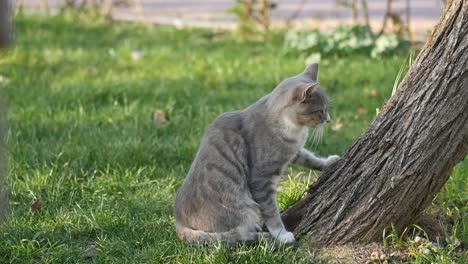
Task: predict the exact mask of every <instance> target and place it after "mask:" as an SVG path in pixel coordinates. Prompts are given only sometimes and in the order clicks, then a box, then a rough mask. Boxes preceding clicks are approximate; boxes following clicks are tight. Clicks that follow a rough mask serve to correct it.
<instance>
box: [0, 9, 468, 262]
mask: <svg viewBox="0 0 468 264" xmlns="http://www.w3.org/2000/svg"><path fill="white" fill-rule="evenodd" d="M15 32H16V33H15V38H16V42H15V46H14V47H13V48H12V49H11V50H9V51H8V52H3V53H0V76H2V77H3V78H1V80H2V81H1V82H0V95H1V97H2V99H4V98H6V101H7V102H8V114H7V119H8V129H9V130H8V141H7V146H8V152H9V164H8V177H7V181H8V184H9V192H10V208H9V209H10V213H9V215H8V219H7V221H6V222H5V223H4V224H3V225H1V226H0V262H1V263H77V262H82V263H88V262H98V263H172V262H176V263H190V262H200V263H228V262H242V263H246V262H247V263H250V262H251V263H313V262H317V261H318V260H317V257H316V255H315V254H314V251H313V250H312V249H311V248H309V247H307V246H306V245H303V246H302V247H301V248H300V249H298V250H276V251H275V250H273V248H272V246H271V245H268V244H261V245H257V246H254V247H247V246H240V247H238V248H236V249H229V248H226V247H224V246H220V245H219V246H213V247H205V248H192V247H189V246H186V245H185V244H184V243H183V242H181V241H179V240H178V239H177V237H176V234H175V227H174V217H173V213H172V212H173V200H174V194H175V192H176V190H177V188H178V187H179V186H180V185H181V183H182V181H183V179H184V177H185V174H186V173H187V171H188V169H189V166H190V164H191V161H192V159H193V157H194V155H195V152H196V150H197V147H198V144H199V142H200V138H201V135H202V133H203V131H204V128H205V127H206V126H207V125H208V124H209V123H210V122H211V121H212V120H214V119H215V118H216V117H217V116H218V115H220V114H221V113H223V112H226V111H232V110H236V109H241V108H244V107H247V106H248V105H250V104H252V103H253V102H255V100H257V99H258V98H259V97H261V96H263V95H264V94H266V93H268V92H270V91H271V90H272V89H273V88H274V87H275V85H276V84H277V83H278V82H280V81H281V80H283V79H284V78H286V77H289V76H292V75H296V74H298V73H299V72H301V71H302V70H303V68H304V66H305V63H304V61H305V58H306V57H307V56H306V54H303V55H301V54H296V53H286V52H285V51H284V46H283V38H282V34H281V33H278V34H274V35H272V37H271V40H269V41H267V42H249V41H236V39H235V36H233V35H232V34H220V33H218V32H212V31H209V30H199V29H192V30H190V29H183V30H182V29H176V28H172V27H162V26H161V27H152V28H148V27H145V26H141V25H132V24H123V23H113V24H108V23H104V22H93V19H89V18H87V17H86V16H83V15H77V14H73V13H71V14H70V13H67V14H63V15H60V16H57V17H48V18H45V17H38V16H20V17H18V18H16V19H15ZM140 55H141V56H140ZM139 57H140V58H139ZM405 64H407V54H399V55H393V56H386V57H384V58H370V57H368V56H362V55H353V56H347V57H341V58H340V57H338V56H330V57H322V61H321V62H320V82H321V85H322V86H323V87H324V89H325V90H326V91H327V92H328V94H329V95H330V97H331V102H332V103H331V108H330V112H331V115H332V118H334V119H335V120H336V124H335V125H334V129H331V128H330V127H329V128H327V130H326V132H325V136H324V138H323V140H322V141H321V142H320V143H318V144H316V145H313V144H312V140H309V142H308V143H307V147H308V148H311V149H312V150H313V151H314V152H316V153H317V154H319V155H329V154H339V155H340V154H343V153H344V151H345V150H346V149H347V148H348V147H349V146H350V145H351V144H352V143H353V142H354V141H355V140H356V139H357V138H358V137H359V135H360V134H361V133H362V132H363V131H364V130H365V129H366V127H367V126H368V125H369V123H370V122H371V121H372V119H373V118H374V116H375V114H376V111H377V108H380V107H381V106H382V105H383V104H384V103H385V101H386V100H387V99H388V98H389V97H390V95H391V92H392V87H393V84H394V82H395V79H396V76H397V74H398V71H399V70H400V69H401V68H402V67H403V65H405ZM155 111H158V112H159V113H163V115H165V116H163V117H161V114H160V115H159V119H158V120H159V121H157V122H155V120H154V118H153V115H154V113H155ZM162 119H166V122H164V120H162ZM286 174H287V175H285V177H284V181H283V182H282V188H281V193H280V204H281V206H282V207H283V208H285V207H287V206H289V205H290V204H291V203H292V202H294V201H295V200H297V199H298V197H300V196H301V194H302V193H303V192H304V190H306V188H307V183H309V182H311V181H313V180H315V179H316V178H317V177H319V174H317V173H315V172H309V171H308V170H304V169H301V168H298V167H291V169H289V170H288V171H287V173H286ZM39 197H42V205H41V207H40V208H38V210H37V211H36V212H35V213H34V214H33V213H32V212H31V205H32V203H33V202H34V201H36V200H37V199H38V198H39ZM467 201H468V161H467V160H466V159H465V161H464V162H463V163H462V164H460V165H458V166H457V168H456V169H455V170H454V172H453V173H452V177H451V178H450V180H449V182H448V183H447V185H446V187H445V188H444V190H443V192H442V193H440V194H439V195H438V197H437V198H436V199H435V200H434V203H433V206H432V207H431V208H430V209H429V210H428V211H429V212H435V213H436V214H438V216H440V217H442V218H444V219H445V218H447V219H450V220H451V223H453V224H452V225H450V226H447V232H448V235H449V236H451V237H452V238H451V239H453V241H451V244H449V245H448V246H446V247H444V248H443V249H441V250H439V252H438V253H431V254H428V255H424V254H419V253H418V252H416V253H414V260H416V261H418V262H421V263H423V262H431V261H435V262H445V263H452V262H460V263H462V262H463V261H464V260H466V259H468V257H467V254H466V251H465V252H461V253H460V250H455V251H452V248H453V247H455V245H456V244H457V242H456V240H458V241H459V242H460V243H463V242H464V243H466V242H467V240H468V206H467ZM455 239H456V240H455ZM395 243H398V241H397V242H395ZM401 243H404V242H401ZM408 243H409V242H408ZM444 243H445V242H444ZM444 243H442V241H441V244H444ZM405 245H406V244H405ZM450 245H452V247H450ZM408 246H410V245H408Z"/></svg>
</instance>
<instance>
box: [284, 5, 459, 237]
mask: <svg viewBox="0 0 468 264" xmlns="http://www.w3.org/2000/svg"><path fill="white" fill-rule="evenodd" d="M467 25H468V4H467V1H466V0H453V1H451V2H450V3H449V4H448V6H447V7H446V9H445V12H444V15H443V16H442V18H441V20H440V21H439V24H438V25H437V26H436V28H435V30H434V32H433V33H432V34H431V36H430V37H429V39H428V41H427V43H426V45H425V46H424V48H423V49H422V51H421V53H420V54H419V56H418V58H417V59H416V61H415V62H414V64H413V65H412V67H411V69H410V71H409V72H408V74H407V75H406V77H405V79H404V80H403V81H402V83H401V84H400V86H399V89H398V90H397V92H396V93H395V94H394V95H393V96H392V97H391V98H390V100H389V101H388V102H387V103H386V105H385V106H384V108H383V110H382V111H381V113H380V114H379V115H378V116H377V117H376V119H375V120H374V121H373V122H372V124H371V125H370V127H369V128H368V129H367V131H366V132H365V133H364V134H363V135H362V136H361V137H360V138H359V139H358V140H357V141H356V142H355V143H354V144H353V145H352V146H351V148H350V149H349V150H348V151H347V152H346V153H345V154H344V155H343V159H342V160H341V161H340V162H338V163H337V164H336V165H335V166H334V167H333V168H331V170H330V171H327V172H325V173H324V174H323V175H322V176H321V177H320V179H319V180H318V181H317V182H316V183H314V184H313V185H312V186H310V188H309V191H308V195H307V196H306V197H304V198H303V199H302V200H300V201H299V202H298V203H297V204H296V205H295V206H293V207H292V208H290V209H288V210H286V211H285V212H284V213H283V214H282V217H283V220H284V222H285V225H286V226H287V228H288V229H289V230H292V231H293V232H294V233H295V234H296V235H299V234H308V235H310V239H311V241H312V242H314V243H315V244H316V245H318V246H326V245H332V244H344V243H347V242H368V241H373V240H378V239H380V238H381V237H382V234H383V230H384V229H387V230H388V228H389V227H390V226H391V224H394V225H395V227H396V228H397V230H402V229H403V228H404V227H406V226H407V225H408V224H410V223H411V222H412V221H414V220H415V219H416V218H417V216H418V215H419V214H420V213H421V212H422V211H423V210H424V209H425V208H426V207H427V206H428V205H430V203H431V201H432V200H433V198H434V196H435V195H436V193H437V192H438V191H439V190H440V189H441V188H442V187H443V185H444V183H445V182H446V181H447V180H448V178H449V175H450V172H451V170H452V168H453V167H454V166H455V165H456V164H457V163H458V162H460V161H461V160H463V159H464V158H465V156H466V154H467V153H468V72H467V62H468V38H467V36H468V26H467Z"/></svg>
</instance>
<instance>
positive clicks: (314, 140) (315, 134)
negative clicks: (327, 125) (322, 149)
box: [312, 124, 324, 145]
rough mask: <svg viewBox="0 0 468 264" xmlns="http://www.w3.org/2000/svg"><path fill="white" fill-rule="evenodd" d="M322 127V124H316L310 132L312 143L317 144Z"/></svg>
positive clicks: (321, 133) (320, 138)
mask: <svg viewBox="0 0 468 264" xmlns="http://www.w3.org/2000/svg"><path fill="white" fill-rule="evenodd" d="M323 127H324V124H320V125H318V126H317V127H316V128H315V129H314V130H313V132H312V144H313V145H318V143H320V141H321V140H322V137H323Z"/></svg>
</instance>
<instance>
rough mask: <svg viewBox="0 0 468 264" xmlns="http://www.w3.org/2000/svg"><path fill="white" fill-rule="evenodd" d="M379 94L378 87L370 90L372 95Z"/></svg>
mask: <svg viewBox="0 0 468 264" xmlns="http://www.w3.org/2000/svg"><path fill="white" fill-rule="evenodd" d="M377 94H378V92H377V90H376V89H372V90H370V95H371V96H373V97H376V96H377Z"/></svg>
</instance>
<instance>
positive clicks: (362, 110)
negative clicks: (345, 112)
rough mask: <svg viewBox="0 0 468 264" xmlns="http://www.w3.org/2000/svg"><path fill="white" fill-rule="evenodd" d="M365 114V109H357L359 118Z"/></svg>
mask: <svg viewBox="0 0 468 264" xmlns="http://www.w3.org/2000/svg"><path fill="white" fill-rule="evenodd" d="M366 112H367V111H366V109H365V108H364V107H362V106H360V107H359V108H358V109H357V114H358V115H359V116H362V115H365V114H366Z"/></svg>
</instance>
